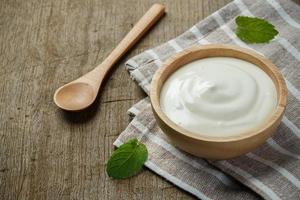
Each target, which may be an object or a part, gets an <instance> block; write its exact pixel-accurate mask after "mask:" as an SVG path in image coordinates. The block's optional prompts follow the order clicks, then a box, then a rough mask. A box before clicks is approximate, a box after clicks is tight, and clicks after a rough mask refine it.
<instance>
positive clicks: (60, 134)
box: [0, 0, 230, 200]
mask: <svg viewBox="0 0 300 200" xmlns="http://www.w3.org/2000/svg"><path fill="white" fill-rule="evenodd" d="M154 2H157V1H154V0H0V72H1V73H0V76H1V81H0V92H1V94H0V109H1V111H0V199H1V200H2V199H3V200H6V199H28V200H29V199H30V200H32V199H43V200H44V199H145V200H146V199H193V198H194V197H193V196H191V195H189V194H187V193H185V192H184V191H182V190H180V189H178V188H177V187H175V186H173V185H172V184H170V183H169V182H167V181H166V180H164V179H163V178H161V177H159V176H157V175H156V174H154V173H153V172H151V171H149V170H147V169H144V170H143V171H142V172H141V173H140V174H139V175H137V176H135V177H133V178H130V179H127V180H122V181H117V180H112V179H110V178H109V177H108V176H107V175H106V173H105V162H106V161H107V159H108V158H109V156H110V154H111V152H112V151H113V149H114V147H113V145H112V143H113V141H114V140H115V139H116V137H117V136H118V135H119V134H120V132H121V131H122V130H124V128H125V127H126V126H127V124H128V122H129V120H130V118H129V116H128V115H127V114H126V111H127V110H128V109H129V108H130V106H131V105H133V104H134V103H136V102H138V101H139V100H140V99H142V98H143V97H145V94H144V93H143V92H142V90H141V89H140V88H139V87H138V86H137V84H136V83H134V82H133V81H132V80H130V78H129V75H128V73H127V72H126V71H125V69H124V62H125V60H127V59H128V58H130V57H132V56H134V55H136V54H138V53H140V52H142V51H144V50H146V49H148V48H151V47H154V46H156V45H158V44H160V43H162V42H165V41H167V40H169V39H171V38H173V37H175V36H177V35H179V34H181V33H182V32H183V31H184V30H186V29H187V28H189V27H191V26H192V25H193V24H194V23H196V22H198V21H199V20H201V19H203V18H204V17H206V16H207V15H209V14H210V13H212V12H213V11H215V10H217V9H219V8H220V7H222V6H224V5H225V4H227V3H228V2H230V0H165V1H159V2H161V3H164V4H165V5H166V10H167V15H166V16H165V17H164V18H163V19H162V20H161V21H160V22H159V23H158V24H157V25H156V26H155V27H154V29H153V30H151V31H150V32H149V34H147V35H146V36H145V37H144V38H143V39H142V41H141V42H139V43H138V44H137V45H136V46H135V48H134V50H132V51H131V52H130V53H129V54H127V56H126V57H125V58H124V59H123V60H122V61H121V62H119V63H118V64H117V65H116V66H115V70H113V71H112V72H111V76H110V77H109V78H108V79H107V81H106V82H105V83H104V84H103V86H102V88H101V89H102V93H101V95H99V97H98V98H97V102H96V103H95V104H94V105H93V106H92V107H91V108H90V109H88V110H86V111H85V112H80V113H66V112H63V111H61V110H59V109H58V108H57V107H56V106H55V104H54V103H53V101H52V97H53V93H54V91H55V89H56V88H58V87H59V86H61V85H63V84H64V83H67V82H69V81H71V80H74V79H75V78H77V77H79V76H81V75H82V74H84V73H86V72H88V71H89V70H91V69H93V68H94V67H95V66H96V65H97V64H98V63H100V62H101V61H102V60H103V59H104V58H105V57H106V56H107V55H108V54H109V53H110V52H111V50H112V49H113V48H114V47H115V46H116V45H117V43H118V42H119V41H120V40H121V39H122V38H123V37H124V36H125V35H126V33H127V32H128V31H129V30H130V29H131V28H132V26H133V24H134V23H135V22H137V20H138V19H139V18H140V17H141V16H142V15H143V14H144V13H145V12H146V11H147V10H148V8H149V7H150V6H151V5H152V4H153V3H154Z"/></svg>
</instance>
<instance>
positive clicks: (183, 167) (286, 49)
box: [114, 0, 300, 200]
mask: <svg viewBox="0 0 300 200" xmlns="http://www.w3.org/2000/svg"><path fill="white" fill-rule="evenodd" d="M239 15H245V16H256V17H260V18H264V19H266V20H268V21H269V22H271V23H272V24H274V25H275V26H276V28H277V30H278V31H279V36H278V37H276V39H274V40H273V41H272V42H270V43H268V44H254V45H247V44H245V43H244V42H242V41H241V40H239V39H238V38H237V37H236V35H235V34H234V29H235V22H234V19H235V18H236V16H239ZM208 43H230V44H236V45H239V46H242V47H245V48H250V49H254V50H256V51H258V52H260V53H262V54H263V55H265V56H266V57H267V58H269V59H270V60H272V61H273V62H274V63H275V64H276V65H277V67H278V68H279V69H280V70H281V72H282V73H283V75H284V76H285V78H286V83H287V86H288V89H289V95H288V106H287V109H286V113H285V116H284V117H283V120H282V123H281V125H280V127H279V128H278V131H277V133H276V134H275V135H274V136H273V137H272V138H270V139H269V140H268V141H267V142H266V143H265V144H264V145H263V146H261V147H259V148H258V149H256V150H255V151H253V152H251V153H248V154H246V155H244V156H241V157H238V158H235V159H230V160H223V161H209V160H204V159H201V158H197V157H194V156H192V155H190V154H187V153H185V152H183V151H181V150H179V149H177V148H175V147H174V146H172V145H171V144H170V143H169V141H168V138H166V136H165V135H164V134H163V132H162V131H161V130H160V129H159V127H158V126H157V124H156V122H155V119H154V116H153V114H152V111H151V106H150V103H149V99H148V98H146V99H144V100H142V101H140V102H139V103H137V104H136V105H134V106H133V107H132V108H130V110H129V114H131V115H132V116H134V118H133V120H132V121H131V123H130V124H129V126H128V127H127V128H126V130H124V131H123V132H122V133H121V135H120V136H119V138H118V139H117V140H116V141H115V143H114V144H115V145H116V146H119V145H121V144H122V143H123V142H125V141H127V140H128V139H130V138H134V137H136V138H138V139H140V141H141V142H142V143H144V144H145V145H146V146H147V148H148V151H149V159H148V161H147V162H146V163H145V165H146V166H147V167H148V168H149V169H151V170H152V171H154V172H155V173H157V174H159V175H160V176H162V177H164V178H166V179H167V180H168V181H170V182H172V183H174V184H175V185H177V186H178V187H180V188H182V189H184V190H186V191H188V192H190V193H192V194H193V195H195V196H196V197H198V198H200V199H261V198H264V199H289V200H292V199H300V180H299V178H300V160H299V159H300V129H299V128H300V6H299V5H298V4H296V3H294V2H293V1H291V0H235V1H233V2H231V3H229V4H228V5H227V6H225V7H224V8H222V9H221V10H219V11H217V12H215V13H213V14H212V15H210V16H209V17H207V18H206V19H205V20H203V21H201V22H199V23H197V24H196V25H194V26H193V27H192V28H190V29H189V30H187V31H186V32H185V33H183V34H182V35H180V36H178V37H177V38H175V39H173V40H170V41H168V42H166V43H164V44H162V45H160V46H158V47H156V48H153V49H150V50H147V51H145V52H143V53H141V54H140V55H137V56H135V57H133V58H132V59H130V60H129V61H128V62H127V63H126V67H127V69H128V71H129V72H130V74H131V76H132V78H133V79H134V80H136V81H137V82H138V84H139V85H140V86H141V87H142V88H143V90H144V91H145V92H146V93H147V94H149V87H150V83H151V79H152V76H153V74H154V73H155V71H156V70H157V69H158V68H159V67H160V66H161V65H162V62H164V61H165V60H166V59H168V58H169V57H170V56H172V55H174V54H175V53H177V52H180V51H182V50H183V49H185V48H187V47H190V46H192V45H203V44H208Z"/></svg>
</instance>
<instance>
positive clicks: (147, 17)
mask: <svg viewBox="0 0 300 200" xmlns="http://www.w3.org/2000/svg"><path fill="white" fill-rule="evenodd" d="M164 13H165V7H164V6H163V5H162V4H158V3H156V4H154V5H152V6H151V8H150V9H149V10H148V11H147V12H146V13H145V14H144V16H143V17H142V18H141V19H140V20H139V21H138V22H137V23H136V24H135V25H134V27H133V28H132V29H131V30H130V31H129V33H127V35H126V36H125V37H124V38H123V40H122V41H121V42H120V43H119V44H118V46H117V47H116V48H115V49H114V50H113V51H112V52H111V53H110V55H109V56H108V57H107V58H106V59H105V60H104V61H103V62H102V63H101V64H100V65H98V66H97V67H96V68H95V71H100V73H101V74H102V75H103V77H104V76H105V75H106V74H107V72H108V71H109V70H110V68H111V67H112V66H113V65H114V64H115V63H116V62H117V61H118V60H119V59H120V58H121V57H122V56H123V55H124V54H125V53H126V52H127V51H128V50H129V49H130V48H131V47H132V46H133V45H134V44H135V43H137V41H138V40H139V39H140V38H141V37H142V36H143V35H144V34H145V33H146V32H147V31H148V30H149V29H150V28H151V27H152V26H153V25H154V24H155V23H156V22H157V21H158V20H159V19H160V18H161V17H162V16H163V15H164Z"/></svg>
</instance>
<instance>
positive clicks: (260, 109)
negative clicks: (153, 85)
mask: <svg viewBox="0 0 300 200" xmlns="http://www.w3.org/2000/svg"><path fill="white" fill-rule="evenodd" d="M160 105H161V108H162V110H163V112H164V113H165V114H166V115H167V117H168V118H169V119H170V120H172V121H173V122H175V123H176V124H178V125H179V126H181V127H183V128H185V129H187V130H189V131H192V132H194V133H195V134H199V135H205V136H214V137H218V136H220V137H226V136H234V135H240V134H243V133H245V132H247V131H250V130H253V129H256V128H258V127H259V126H261V125H262V123H263V122H265V120H267V119H268V118H269V117H270V115H271V114H272V113H273V112H274V111H275V108H276V106H277V92H276V88H275V85H274V83H273V81H272V80H271V78H270V77H269V76H268V75H267V74H266V73H265V72H264V71H262V70H261V69H260V68H258V67H257V66H256V65H254V64H252V63H250V62H247V61H244V60H240V59H236V58H228V57H213V58H205V59H200V60H196V61H194V62H191V63H188V64H186V65H184V66H182V67H181V68H180V69H178V70H177V71H175V72H174V73H173V74H172V75H171V76H170V77H169V78H168V79H167V81H166V82H165V83H164V85H163V88H162V90H161V94H160Z"/></svg>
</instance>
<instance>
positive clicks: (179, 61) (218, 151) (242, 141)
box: [150, 44, 287, 159]
mask: <svg viewBox="0 0 300 200" xmlns="http://www.w3.org/2000/svg"><path fill="white" fill-rule="evenodd" d="M208 57H233V58H238V59H242V60H245V61H248V62H250V63H253V64H255V65H257V66H258V67H260V68H261V69H262V70H263V71H264V72H265V73H266V74H268V75H269V76H270V78H271V79H272V81H273V82H274V84H275V87H276V90H277V100H278V104H277V107H276V110H275V111H274V113H273V114H272V115H271V116H270V118H269V119H268V120H266V121H265V122H264V123H263V125H262V126H261V127H259V128H257V129H256V130H254V131H250V132H247V133H242V134H241V135H237V136H231V137H228V136H226V137H209V136H207V134H203V135H201V133H200V134H199V133H198V134H195V133H193V132H191V131H188V130H186V129H184V128H182V127H180V126H178V125H177V124H175V123H174V122H173V121H171V120H170V119H169V118H168V117H167V116H166V115H165V114H164V112H163V111H162V109H161V107H160V92H161V88H162V86H163V84H164V82H165V81H166V80H167V79H168V77H169V76H170V75H171V74H172V73H173V72H175V71H176V70H177V69H178V68H180V67H181V66H183V65H185V64H187V63H190V62H192V61H194V60H197V59H201V58H208ZM150 98H151V105H152V109H153V113H154V116H155V118H156V121H157V123H158V125H159V126H160V128H161V129H162V131H163V132H164V133H165V134H166V135H167V136H168V138H169V139H170V141H171V142H172V143H173V144H174V145H175V146H177V147H178V148H180V149H182V150H184V151H186V152H188V153H191V154H193V155H196V156H199V157H203V158H208V159H229V158H233V157H237V156H240V155H243V154H246V153H248V152H250V151H252V150H253V149H255V148H257V147H258V146H260V145H261V144H263V143H264V142H265V141H266V140H267V139H268V138H269V137H270V136H271V135H272V134H273V133H274V132H275V130H276V128H277V127H278V126H279V124H280V121H281V119H282V116H283V114H284V111H285V107H286V101H287V100H286V99H287V87H286V84H285V81H284V78H283V76H282V75H281V73H280V72H279V71H278V69H277V68H276V67H275V65H274V64H273V63H272V62H271V61H269V60H267V59H266V58H265V57H263V56H261V55H259V54H257V53H256V52H254V51H251V50H249V49H244V48H240V47H237V46H233V45H222V44H213V45H204V46H199V47H192V48H189V49H187V50H184V51H183V52H181V53H178V54H176V55H175V56H174V57H172V58H170V59H169V60H167V61H166V62H165V63H164V64H163V66H162V67H161V68H160V69H159V70H158V71H157V72H156V73H155V75H154V77H153V79H152V83H151V91H150Z"/></svg>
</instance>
